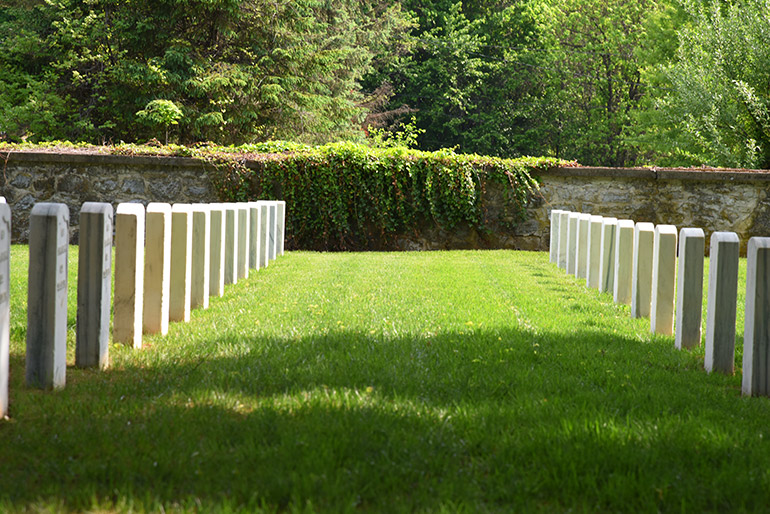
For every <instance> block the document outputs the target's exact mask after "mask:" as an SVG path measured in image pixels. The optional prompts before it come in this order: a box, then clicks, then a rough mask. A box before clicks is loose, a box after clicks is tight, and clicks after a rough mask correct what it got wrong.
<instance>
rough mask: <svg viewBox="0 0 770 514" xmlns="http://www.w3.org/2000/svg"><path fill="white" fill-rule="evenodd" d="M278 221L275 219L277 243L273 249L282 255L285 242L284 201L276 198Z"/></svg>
mask: <svg viewBox="0 0 770 514" xmlns="http://www.w3.org/2000/svg"><path fill="white" fill-rule="evenodd" d="M277 204H278V212H277V216H278V221H277V230H278V236H277V239H276V241H277V245H276V247H275V251H276V254H277V255H283V249H284V243H285V242H286V241H285V240H286V202H284V201H283V200H278V202H277Z"/></svg>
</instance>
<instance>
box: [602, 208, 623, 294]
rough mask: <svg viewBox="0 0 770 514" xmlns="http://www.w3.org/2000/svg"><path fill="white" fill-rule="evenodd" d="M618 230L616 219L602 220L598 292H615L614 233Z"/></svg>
mask: <svg viewBox="0 0 770 514" xmlns="http://www.w3.org/2000/svg"><path fill="white" fill-rule="evenodd" d="M617 228H618V219H617V218H604V219H603V220H602V245H601V246H602V248H601V253H602V260H601V265H600V268H599V291H601V292H603V293H606V292H610V291H612V292H614V290H615V243H616V242H617V241H616V237H615V232H616V231H617Z"/></svg>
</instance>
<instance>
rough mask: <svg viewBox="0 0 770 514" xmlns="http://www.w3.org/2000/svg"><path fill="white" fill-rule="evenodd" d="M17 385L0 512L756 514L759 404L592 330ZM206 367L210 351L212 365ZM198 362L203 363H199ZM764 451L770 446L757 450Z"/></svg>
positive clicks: (271, 351)
mask: <svg viewBox="0 0 770 514" xmlns="http://www.w3.org/2000/svg"><path fill="white" fill-rule="evenodd" d="M188 344H190V345H197V346H199V347H200V351H199V352H198V353H197V355H198V356H199V358H198V357H196V358H194V359H180V360H176V361H174V359H169V360H168V361H164V362H160V363H158V364H156V365H152V366H147V367H143V368H142V367H133V366H132V367H126V368H124V369H112V370H110V371H108V372H105V373H100V372H95V371H81V370H74V369H70V370H69V377H68V380H69V384H68V386H67V388H66V389H64V390H62V391H58V392H54V393H42V392H37V391H31V390H27V389H25V388H23V386H22V385H21V381H22V379H23V362H22V359H21V358H19V357H18V356H15V357H14V359H13V361H12V371H13V385H12V387H13V388H14V389H13V396H12V398H13V403H12V416H13V419H12V420H11V421H9V422H5V423H0V444H2V450H1V451H2V459H0V507H4V508H14V509H16V508H33V509H35V508H36V507H35V506H36V505H37V506H40V505H41V504H42V505H48V504H52V505H59V506H60V507H62V508H65V509H74V510H80V509H86V508H91V507H93V506H95V505H98V506H102V507H103V506H105V505H106V506H108V507H112V508H118V509H124V510H127V509H129V508H136V509H140V510H142V509H151V510H152V509H157V508H158V507H159V506H160V505H165V506H166V508H168V507H169V506H171V507H173V506H176V507H178V508H181V509H202V510H211V509H214V508H216V509H220V508H223V509H227V508H230V507H232V508H238V509H246V510H253V509H257V508H258V507H266V508H267V509H268V510H272V509H283V508H300V507H308V506H312V507H313V508H317V509H322V510H332V511H341V510H349V509H356V508H368V509H373V510H388V511H392V510H414V509H430V510H433V509H437V508H439V507H446V508H450V509H451V510H454V509H455V508H457V507H458V506H466V507H468V508H470V509H472V510H478V509H497V508H504V509H508V508H519V509H521V508H524V509H531V508H542V509H544V510H550V509H553V508H557V509H563V508H567V507H575V506H577V507H582V508H586V509H591V510H594V509H611V510H641V509H645V510H658V509H670V508H672V507H675V508H677V509H680V508H683V507H685V508H686V507H691V508H693V509H704V508H705V509H725V508H740V507H745V508H757V507H760V506H764V505H766V503H767V500H768V495H769V493H768V491H770V488H768V487H767V485H768V484H767V482H768V474H767V473H764V472H757V473H755V474H753V475H752V474H749V473H747V472H746V470H747V469H754V470H766V469H770V452H756V451H754V450H755V447H756V445H757V444H759V443H760V442H761V440H760V439H759V437H758V434H762V433H763V430H764V428H765V425H766V423H764V422H763V421H762V420H763V419H767V418H766V415H767V414H768V412H769V411H768V403H767V402H766V401H764V400H757V401H753V400H745V399H741V398H740V397H739V391H738V390H737V387H736V385H737V383H738V381H737V379H736V377H720V376H715V375H712V376H709V375H706V374H705V372H703V371H702V369H701V363H700V362H699V361H698V359H697V358H696V357H694V356H692V355H689V354H687V353H684V352H677V351H675V350H674V349H673V343H672V342H671V341H670V340H669V339H661V340H654V341H653V342H652V343H647V344H645V343H641V342H639V341H636V340H633V339H629V338H623V337H615V336H612V335H609V334H606V333H602V332H599V331H593V330H589V329H583V330H580V331H577V332H575V333H574V334H572V335H569V336H565V335H561V334H560V335H554V334H548V333H532V332H529V331H521V330H514V329H504V330H493V329H492V330H478V329H477V330H470V329H469V330H468V331H467V332H465V333H446V334H437V335H435V336H432V337H414V336H407V337H402V338H392V337H385V336H383V335H381V334H364V333H360V332H353V331H344V330H343V331H339V332H334V333H329V334H327V335H322V336H316V337H307V338H302V339H296V340H292V339H266V338H256V337H255V338H251V339H250V338H243V337H242V336H238V335H228V334H224V335H223V336H222V337H221V338H219V339H217V340H210V341H192V342H189V343H188ZM207 352H208V353H209V355H213V356H209V357H207V356H206V354H207ZM195 359H198V360H195ZM766 437H767V438H770V434H768V435H767V436H766Z"/></svg>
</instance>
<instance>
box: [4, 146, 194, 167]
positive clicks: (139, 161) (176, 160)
mask: <svg viewBox="0 0 770 514" xmlns="http://www.w3.org/2000/svg"><path fill="white" fill-rule="evenodd" d="M6 157H7V163H8V164H14V163H15V162H24V163H34V162H37V163H46V164H56V163H60V164H86V165H88V164H92V165H105V164H107V165H116V166H125V165H130V166H137V165H138V166H169V167H177V168H190V167H203V166H204V165H205V164H206V163H205V161H202V160H200V159H194V158H192V157H171V156H167V155H108V154H95V153H87V152H83V153H77V152H72V153H69V152H27V151H15V150H14V151H12V152H10V153H9V152H5V151H0V160H5V159H6Z"/></svg>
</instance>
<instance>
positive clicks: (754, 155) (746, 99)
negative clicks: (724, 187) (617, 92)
mask: <svg viewBox="0 0 770 514" xmlns="http://www.w3.org/2000/svg"><path fill="white" fill-rule="evenodd" d="M684 7H685V11H686V13H687V14H688V15H689V17H690V19H691V21H690V22H689V23H687V24H685V25H683V26H682V27H681V28H680V30H679V31H678V38H679V46H678V50H677V51H676V54H675V56H674V59H673V61H672V62H671V63H667V64H661V65H658V66H655V67H652V68H651V70H650V72H649V73H650V74H651V75H652V74H655V76H656V77H657V78H658V79H659V80H660V84H661V86H662V88H661V89H660V90H659V94H657V95H655V96H654V97H653V98H652V99H651V102H650V106H649V109H648V110H646V111H645V112H644V113H643V115H642V116H641V117H640V129H639V136H638V140H639V142H640V143H641V144H644V145H646V147H647V148H648V149H649V152H650V153H651V154H653V155H655V157H656V159H657V161H658V162H661V163H663V164H673V165H691V164H695V165H700V164H708V165H713V166H728V167H761V168H768V167H770V113H768V108H769V107H770V90H768V84H770V31H768V27H770V7H768V4H767V3H766V2H764V1H760V0H741V1H736V2H734V3H725V2H722V1H717V0H714V1H708V2H705V3H700V2H694V1H689V0H688V1H686V2H684Z"/></svg>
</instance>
